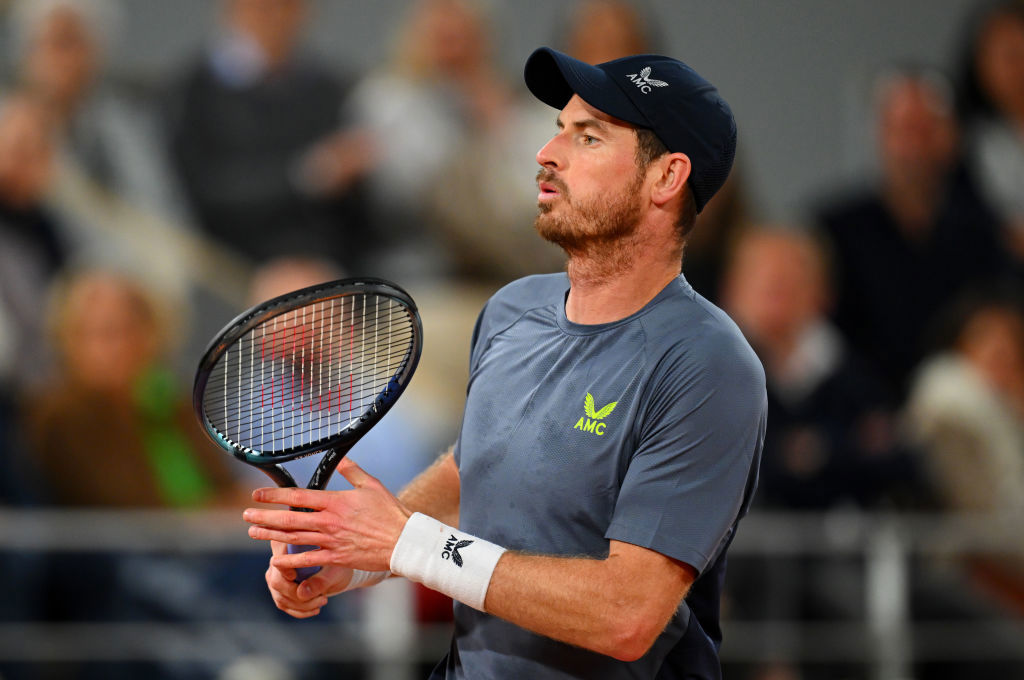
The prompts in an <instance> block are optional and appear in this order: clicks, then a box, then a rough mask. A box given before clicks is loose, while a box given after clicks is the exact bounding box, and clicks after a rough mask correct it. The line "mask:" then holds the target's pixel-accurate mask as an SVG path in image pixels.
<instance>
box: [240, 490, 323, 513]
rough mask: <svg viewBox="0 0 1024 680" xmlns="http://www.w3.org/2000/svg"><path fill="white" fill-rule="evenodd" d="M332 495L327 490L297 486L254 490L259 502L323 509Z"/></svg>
mask: <svg viewBox="0 0 1024 680" xmlns="http://www.w3.org/2000/svg"><path fill="white" fill-rule="evenodd" d="M329 497H330V496H329V495H328V492H326V491H317V490H313V489H298V488H295V487H289V488H280V487H276V486H271V487H263V488H261V489H256V490H255V491H253V492H252V499H253V500H254V501H256V502H257V503H280V504H281V505H288V506H290V507H293V508H309V509H310V510H323V509H324V508H326V507H327V500H328V498H329Z"/></svg>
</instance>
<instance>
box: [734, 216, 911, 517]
mask: <svg viewBox="0 0 1024 680" xmlns="http://www.w3.org/2000/svg"><path fill="white" fill-rule="evenodd" d="M829 300H830V293H829V288H828V271H827V265H826V261H825V257H824V254H823V252H822V250H821V248H820V246H819V245H818V244H817V243H816V242H815V241H814V240H813V239H812V238H811V237H810V236H809V235H807V234H804V233H801V232H797V231H793V230H785V229H779V228H767V229H764V228H763V229H755V230H751V231H748V232H746V233H745V234H744V235H743V236H742V237H740V239H739V241H738V243H737V245H736V249H735V251H734V253H733V255H732V257H731V259H730V263H729V266H728V268H727V271H726V276H725V281H724V284H723V303H724V305H725V309H726V311H727V312H729V314H730V315H731V316H732V317H733V319H734V320H735V321H736V323H737V324H738V325H739V326H740V328H741V329H742V330H743V332H744V334H745V335H746V336H747V338H748V340H749V341H750V343H751V345H752V346H753V347H754V350H755V351H756V352H757V353H758V356H759V357H760V358H761V362H762V363H763V364H764V368H765V374H766V375H767V378H768V416H769V418H770V419H771V423H772V424H771V426H770V427H769V429H768V433H767V434H766V435H765V448H764V457H763V459H762V463H761V480H760V488H759V491H758V503H760V504H761V505H762V506H767V507H772V508H781V509H787V510H827V509H830V508H834V507H838V506H842V505H853V506H856V507H861V508H873V507H878V506H881V505H885V504H892V503H894V502H897V501H898V502H903V503H906V501H907V497H908V496H909V495H911V491H912V489H913V486H914V482H915V471H914V468H913V461H912V459H911V458H910V457H909V455H908V454H907V453H906V452H904V451H902V450H901V449H900V448H899V446H898V444H897V436H896V427H895V421H894V412H895V407H894V405H893V402H892V400H891V399H889V398H888V395H887V394H886V392H885V390H884V387H883V384H882V382H881V381H880V380H878V379H876V378H873V377H872V372H871V370H870V369H868V368H867V367H866V366H865V365H864V363H863V361H862V360H861V359H859V358H858V357H857V356H856V354H855V353H854V352H853V351H851V349H850V348H849V347H848V346H847V345H846V343H845V341H844V340H843V338H842V336H841V335H840V334H839V333H838V331H837V330H836V329H835V328H834V327H833V326H832V324H831V323H830V322H829V321H828V320H827V318H826V316H825V313H826V309H827V307H828V303H829Z"/></svg>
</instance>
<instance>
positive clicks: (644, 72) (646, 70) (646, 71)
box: [640, 66, 668, 87]
mask: <svg viewBox="0 0 1024 680" xmlns="http://www.w3.org/2000/svg"><path fill="white" fill-rule="evenodd" d="M640 78H641V79H642V80H643V81H644V82H645V83H647V84H648V85H652V86H654V87H668V83H666V82H665V81H664V80H658V79H656V78H651V67H650V66H644V67H643V68H642V69H640Z"/></svg>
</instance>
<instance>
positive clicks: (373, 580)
mask: <svg viewBox="0 0 1024 680" xmlns="http://www.w3.org/2000/svg"><path fill="white" fill-rule="evenodd" d="M389 576H391V572H390V571H363V570H362V569H353V570H352V580H350V581H349V582H348V585H347V586H345V589H344V590H342V591H341V592H343V593H346V592H348V591H350V590H355V589H356V588H369V587H370V586H375V585H377V584H378V583H380V582H381V581H383V580H385V579H387V577H389Z"/></svg>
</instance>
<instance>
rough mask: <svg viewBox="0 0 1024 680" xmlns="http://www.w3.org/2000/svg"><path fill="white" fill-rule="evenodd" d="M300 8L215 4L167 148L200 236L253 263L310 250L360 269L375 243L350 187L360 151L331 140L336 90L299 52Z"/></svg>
mask: <svg viewBox="0 0 1024 680" xmlns="http://www.w3.org/2000/svg"><path fill="white" fill-rule="evenodd" d="M308 10H309V7H308V3H307V2H306V1H305V0H224V2H223V3H222V11H223V25H222V27H221V30H220V31H219V35H218V37H217V39H216V40H215V41H214V43H213V44H212V45H211V46H210V48H209V49H208V50H207V52H206V53H205V54H203V55H202V57H201V58H200V59H199V60H198V61H197V62H196V63H195V64H194V65H192V66H191V67H189V68H188V69H187V71H186V72H185V73H184V75H183V77H182V78H181V80H180V82H179V83H178V84H177V85H176V86H175V87H174V88H172V91H171V92H170V93H169V95H170V96H169V98H168V110H169V114H170V115H169V120H168V126H169V138H170V144H171V153H172V155H173V158H174V162H175V166H176V169H177V173H178V177H179V179H180V180H181V182H182V183H183V185H184V187H185V190H186V193H187V195H188V199H189V202H190V205H191V207H192V209H193V211H194V213H195V216H196V219H197V221H198V223H199V225H200V226H201V227H202V229H203V230H204V231H205V232H206V233H207V234H208V235H210V236H212V237H214V238H215V239H218V240H220V241H221V242H223V243H224V244H226V245H228V246H230V247H231V248H233V249H235V250H237V251H239V252H241V253H244V254H245V255H247V256H249V257H250V258H252V259H253V260H255V261H257V262H260V261H264V260H266V259H268V258H270V257H273V256H275V255H281V254H314V253H315V254H320V255H325V256H328V257H332V258H334V259H336V260H338V261H339V262H340V263H341V264H342V265H343V266H345V267H346V268H348V269H350V270H351V271H353V272H357V271H361V270H362V269H363V268H364V266H363V262H362V256H363V255H364V254H365V251H366V248H367V246H369V245H371V244H372V243H373V242H374V238H375V237H374V234H372V233H370V231H369V230H367V229H366V225H365V216H364V214H363V212H362V210H361V202H360V199H359V194H360V193H361V192H358V191H356V190H355V184H356V182H357V180H358V178H359V176H360V175H361V174H362V172H363V169H364V167H365V164H366V163H367V162H368V158H369V156H368V149H367V147H366V144H365V143H364V142H363V141H362V137H361V136H360V135H359V134H357V133H351V134H347V136H345V135H343V136H341V137H339V136H337V132H336V131H337V130H338V128H339V124H340V120H339V118H340V115H341V104H342V99H343V95H344V88H343V86H342V84H341V82H340V81H339V79H338V78H337V77H336V76H335V74H334V73H332V72H331V71H330V70H329V69H328V68H327V67H326V66H325V65H323V64H322V63H321V62H320V61H319V60H317V59H316V58H314V57H313V56H309V55H306V54H304V53H302V52H301V51H300V46H299V43H300V40H301V36H302V30H303V27H304V25H305V23H306V20H307V14H308ZM328 149H330V150H331V151H333V153H331V154H328V153H326V150H328Z"/></svg>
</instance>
